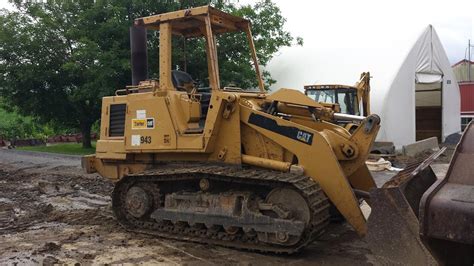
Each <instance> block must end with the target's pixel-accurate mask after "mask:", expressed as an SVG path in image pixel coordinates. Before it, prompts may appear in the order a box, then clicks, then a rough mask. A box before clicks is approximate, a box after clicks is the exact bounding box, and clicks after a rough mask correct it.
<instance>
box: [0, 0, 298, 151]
mask: <svg viewBox="0 0 474 266" xmlns="http://www.w3.org/2000/svg"><path fill="white" fill-rule="evenodd" d="M12 3H13V4H14V6H15V7H16V10H14V11H7V10H2V11H0V12H1V13H0V73H2V75H1V76H0V96H2V97H3V99H4V101H6V102H7V103H8V104H10V105H12V106H15V107H17V110H19V111H20V112H21V113H22V114H25V115H33V116H35V117H37V118H39V119H40V120H41V121H43V122H49V123H55V124H58V125H61V126H66V127H71V128H78V129H80V130H81V132H82V134H83V136H84V137H83V147H85V148H86V147H90V146H91V141H90V130H91V126H92V124H93V123H94V122H95V121H97V120H98V119H99V118H100V108H101V105H100V103H101V98H102V97H104V96H107V95H113V93H114V91H115V90H116V89H118V88H123V87H125V86H126V85H127V84H130V80H131V75H130V63H129V61H130V60H129V58H130V51H129V27H130V26H131V25H132V23H133V20H134V19H135V18H137V17H142V16H147V15H151V14H157V13H163V12H169V11H173V10H179V9H183V8H188V7H192V6H200V5H205V4H208V3H209V1H204V0H194V1H192V0H190V1H185V0H183V1H181V2H176V1H153V0H135V1H128V0H97V1H45V2H41V1H21V0H14V1H12ZM211 3H212V4H213V5H214V6H216V7H218V8H221V9H224V10H226V11H229V12H231V13H234V14H236V15H239V16H243V17H246V18H248V19H250V20H251V21H253V32H254V37H255V39H256V41H255V44H256V49H257V53H258V56H259V59H260V64H261V65H266V63H268V61H269V60H270V59H271V58H272V56H273V55H274V54H275V52H277V51H278V49H279V48H280V47H282V46H289V45H291V43H292V41H293V38H292V36H291V35H290V34H289V33H288V32H286V31H284V30H283V24H284V22H285V20H284V19H283V17H282V16H281V14H280V10H279V9H278V7H277V6H275V5H274V4H273V3H272V2H271V1H270V0H263V1H260V2H257V3H256V4H255V5H254V6H250V5H244V6H241V7H237V6H235V5H234V4H232V3H228V2H226V1H222V0H217V1H211ZM156 39H157V38H151V39H150V46H151V47H152V49H151V50H150V51H151V54H150V58H156V57H157V49H153V47H154V48H156V47H157V43H156ZM242 40H244V38H236V37H231V36H230V35H229V36H221V37H219V39H218V48H219V57H220V58H225V60H224V61H222V63H220V71H221V75H222V77H221V80H223V85H226V82H227V83H229V82H230V83H239V85H241V86H242V87H250V86H255V84H256V81H255V77H254V73H253V72H252V68H251V64H250V56H249V53H248V50H246V51H244V50H245V49H248V48H247V46H246V45H245V44H243V43H242ZM243 49H244V50H243ZM190 50H191V53H199V52H202V50H199V49H190ZM176 51H177V52H176V53H179V52H178V50H176ZM176 58H178V57H176ZM203 60H205V58H202V57H200V59H199V60H196V61H194V64H195V65H196V67H195V69H196V70H197V71H196V73H193V74H195V75H196V77H203V76H205V75H207V68H206V67H205V66H206V63H205V61H203ZM154 61H158V60H154ZM198 66H199V67H198ZM202 66H204V67H202ZM150 67H154V70H155V71H157V69H158V68H156V65H154V63H153V62H151V63H150ZM204 72H205V73H204ZM151 73H152V74H153V72H151ZM264 76H265V82H266V85H267V86H269V85H270V84H271V83H272V82H274V80H272V79H271V76H270V75H269V73H266V72H265V73H264Z"/></svg>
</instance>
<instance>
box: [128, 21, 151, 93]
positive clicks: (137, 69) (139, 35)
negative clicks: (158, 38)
mask: <svg viewBox="0 0 474 266" xmlns="http://www.w3.org/2000/svg"><path fill="white" fill-rule="evenodd" d="M146 44H147V38H146V28H145V27H144V26H132V27H130V50H131V64H132V85H134V86H135V85H138V84H139V83H140V81H143V80H146V79H147V78H148V55H147V46H146Z"/></svg>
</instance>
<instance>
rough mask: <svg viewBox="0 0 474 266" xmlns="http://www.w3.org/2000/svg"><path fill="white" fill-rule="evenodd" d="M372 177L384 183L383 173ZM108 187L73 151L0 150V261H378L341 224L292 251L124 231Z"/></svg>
mask: <svg viewBox="0 0 474 266" xmlns="http://www.w3.org/2000/svg"><path fill="white" fill-rule="evenodd" d="M445 168H446V167H445V165H443V166H441V167H440V166H438V169H439V171H440V172H443V171H445ZM435 170H436V169H435ZM392 175H393V174H392ZM377 176H378V177H377V183H378V184H383V182H384V181H385V180H387V179H388V178H389V177H390V174H380V175H377ZM112 189H113V184H112V183H111V182H108V181H107V180H105V179H103V178H101V177H99V176H98V175H86V174H84V173H83V172H82V170H81V169H80V158H79V157H75V156H64V155H51V154H45V153H34V152H20V151H14V150H0V265H4V264H9V265H15V264H17V265H26V264H28V265H30V264H46V265H47V264H54V263H67V264H75V263H80V264H166V265H169V264H180V265H182V264H193V265H195V264H198V265H204V264H205V265H208V264H239V265H252V264H257V265H262V264H263V265H272V264H277V263H278V264H298V265H349V264H350V265H354V264H357V265H374V264H375V265H376V264H378V263H377V261H376V260H375V257H374V256H373V255H372V254H371V252H370V251H369V249H368V247H367V244H366V242H364V240H363V239H361V238H359V237H358V236H357V235H356V233H355V232H354V231H353V230H352V229H351V228H350V227H349V226H348V225H347V224H345V223H339V224H331V225H330V227H329V228H328V230H327V232H326V233H325V234H324V235H323V236H322V238H321V239H320V240H319V241H317V242H315V243H313V244H312V245H310V246H309V247H308V248H306V249H305V250H303V251H302V252H300V253H298V254H295V255H291V256H282V255H278V256H277V255H271V254H260V253H252V252H245V251H238V250H233V249H228V248H223V247H216V246H210V245H200V244H195V243H186V242H179V241H174V240H169V239H162V238H156V237H153V236H148V235H141V234H135V233H130V232H127V231H126V230H124V229H123V228H121V227H120V225H119V224H117V222H116V221H115V219H114V217H113V214H112V211H111V201H110V196H109V195H110V194H111V191H112Z"/></svg>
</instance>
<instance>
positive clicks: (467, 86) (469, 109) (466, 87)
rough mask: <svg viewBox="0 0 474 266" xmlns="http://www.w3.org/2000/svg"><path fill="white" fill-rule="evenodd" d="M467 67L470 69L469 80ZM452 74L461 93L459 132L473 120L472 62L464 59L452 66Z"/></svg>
mask: <svg viewBox="0 0 474 266" xmlns="http://www.w3.org/2000/svg"><path fill="white" fill-rule="evenodd" d="M468 67H470V68H471V78H470V80H469V71H468ZM453 72H454V74H455V75H456V79H457V80H458V83H459V91H460V93H461V130H464V128H466V126H467V124H468V123H469V122H470V121H471V120H473V119H474V62H472V61H471V62H469V61H468V60H466V59H464V60H461V61H459V62H457V63H456V64H454V65H453Z"/></svg>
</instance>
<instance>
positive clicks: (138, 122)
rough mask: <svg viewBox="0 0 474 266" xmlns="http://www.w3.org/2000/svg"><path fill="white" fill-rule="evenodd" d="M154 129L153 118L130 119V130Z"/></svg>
mask: <svg viewBox="0 0 474 266" xmlns="http://www.w3.org/2000/svg"><path fill="white" fill-rule="evenodd" d="M153 128H155V119H154V118H145V119H132V129H153Z"/></svg>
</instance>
